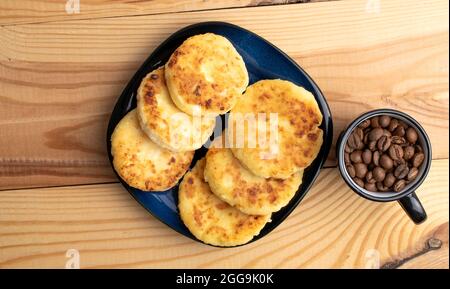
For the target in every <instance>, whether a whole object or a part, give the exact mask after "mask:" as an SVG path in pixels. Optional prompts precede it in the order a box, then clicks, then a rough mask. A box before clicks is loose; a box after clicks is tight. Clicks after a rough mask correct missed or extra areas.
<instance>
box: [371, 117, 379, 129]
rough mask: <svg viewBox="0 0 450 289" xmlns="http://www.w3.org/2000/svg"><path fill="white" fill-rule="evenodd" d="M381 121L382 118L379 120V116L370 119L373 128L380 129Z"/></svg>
mask: <svg viewBox="0 0 450 289" xmlns="http://www.w3.org/2000/svg"><path fill="white" fill-rule="evenodd" d="M379 120H380V118H379V117H378V116H374V117H372V118H371V119H370V125H371V126H372V127H373V128H376V127H380V123H379Z"/></svg>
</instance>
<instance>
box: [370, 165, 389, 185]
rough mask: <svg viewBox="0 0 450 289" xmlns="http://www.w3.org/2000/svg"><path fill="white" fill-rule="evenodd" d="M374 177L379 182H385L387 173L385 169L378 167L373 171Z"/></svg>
mask: <svg viewBox="0 0 450 289" xmlns="http://www.w3.org/2000/svg"><path fill="white" fill-rule="evenodd" d="M372 175H373V178H374V179H375V180H376V181H377V182H382V181H383V180H384V178H385V177H386V172H385V171H384V169H383V168H381V167H376V168H374V169H373V171H372Z"/></svg>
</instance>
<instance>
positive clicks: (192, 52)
mask: <svg viewBox="0 0 450 289" xmlns="http://www.w3.org/2000/svg"><path fill="white" fill-rule="evenodd" d="M165 74H166V81H167V87H168V88H169V92H170V95H171V97H172V100H173V102H174V103H175V104H176V106H177V107H178V108H179V109H181V110H182V111H184V112H186V113H187V114H190V115H194V114H196V113H201V114H206V113H212V114H215V115H218V114H224V113H226V112H227V111H229V110H230V109H231V108H232V107H233V106H234V105H235V103H236V101H237V100H238V98H239V97H241V95H242V92H243V91H244V90H245V88H246V87H247V85H248V73H247V69H246V67H245V64H244V61H243V60H242V57H241V56H240V55H239V53H238V52H237V51H236V49H235V48H234V47H233V45H232V44H231V42H230V41H228V39H226V38H225V37H223V36H220V35H216V34H213V33H206V34H199V35H195V36H192V37H189V38H188V39H186V41H184V42H183V44H181V46H179V47H178V48H177V49H176V50H175V52H174V53H173V54H172V56H171V57H170V59H169V61H168V62H167V63H166V70H165Z"/></svg>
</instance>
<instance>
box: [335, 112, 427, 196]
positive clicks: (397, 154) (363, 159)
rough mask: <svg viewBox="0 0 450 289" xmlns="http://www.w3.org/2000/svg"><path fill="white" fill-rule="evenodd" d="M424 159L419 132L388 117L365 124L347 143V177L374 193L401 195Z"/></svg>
mask: <svg viewBox="0 0 450 289" xmlns="http://www.w3.org/2000/svg"><path fill="white" fill-rule="evenodd" d="M424 158H425V155H424V153H423V149H422V147H421V145H420V144H419V143H418V134H417V131H416V130H415V129H414V128H413V127H410V126H408V125H407V124H406V123H405V122H403V121H401V120H398V119H395V118H392V117H390V116H388V115H382V116H375V117H372V118H371V119H367V120H365V121H363V122H362V123H361V124H359V125H358V127H356V128H355V129H354V130H353V132H352V133H351V135H350V136H349V138H348V140H347V143H346V144H345V153H344V159H345V165H346V168H347V172H348V174H349V175H350V177H352V178H353V180H354V181H355V183H357V184H358V185H359V186H360V187H363V188H365V189H366V190H368V191H373V192H392V191H394V192H400V191H401V190H403V189H404V188H405V186H406V185H407V184H409V183H410V182H412V181H414V179H416V177H417V175H418V173H419V169H420V166H421V165H422V163H423V160H424Z"/></svg>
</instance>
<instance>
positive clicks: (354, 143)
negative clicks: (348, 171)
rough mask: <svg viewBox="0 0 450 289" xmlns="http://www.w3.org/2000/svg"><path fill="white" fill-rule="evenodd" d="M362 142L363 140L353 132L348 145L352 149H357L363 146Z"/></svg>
mask: <svg viewBox="0 0 450 289" xmlns="http://www.w3.org/2000/svg"><path fill="white" fill-rule="evenodd" d="M361 142H362V140H361V139H360V138H359V136H358V135H357V134H356V133H355V132H353V133H352V134H350V136H349V138H348V141H347V144H348V146H349V147H350V148H351V149H356V148H357V147H359V146H360V145H361Z"/></svg>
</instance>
